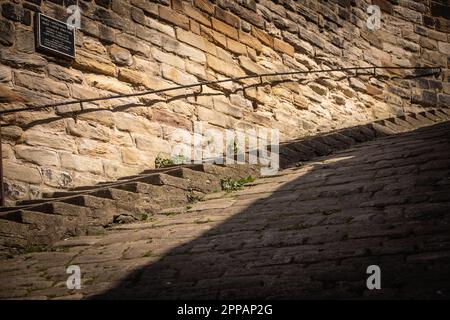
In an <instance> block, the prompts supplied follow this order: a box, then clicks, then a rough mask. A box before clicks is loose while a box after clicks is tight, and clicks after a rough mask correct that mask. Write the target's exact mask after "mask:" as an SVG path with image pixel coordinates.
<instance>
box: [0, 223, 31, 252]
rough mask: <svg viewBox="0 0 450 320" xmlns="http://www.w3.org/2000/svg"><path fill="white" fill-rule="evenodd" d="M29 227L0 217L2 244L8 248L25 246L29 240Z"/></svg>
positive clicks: (0, 241) (0, 239)
mask: <svg viewBox="0 0 450 320" xmlns="http://www.w3.org/2000/svg"><path fill="white" fill-rule="evenodd" d="M28 234H29V228H28V226H27V225H25V224H22V223H18V222H15V221H10V220H5V219H0V245H1V246H2V247H7V248H25V247H26V246H27V245H28V243H29V241H28V238H27V237H28Z"/></svg>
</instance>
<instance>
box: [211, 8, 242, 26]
mask: <svg viewBox="0 0 450 320" xmlns="http://www.w3.org/2000/svg"><path fill="white" fill-rule="evenodd" d="M215 9H216V10H215V12H214V16H215V17H216V18H217V19H219V20H222V21H223V22H225V23H227V24H229V25H230V26H232V27H234V28H236V29H239V28H240V20H239V18H238V17H237V16H235V15H234V14H232V13H231V12H229V11H225V10H223V9H221V8H220V7H216V8H215Z"/></svg>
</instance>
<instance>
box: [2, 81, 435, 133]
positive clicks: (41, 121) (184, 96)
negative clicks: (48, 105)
mask: <svg viewBox="0 0 450 320" xmlns="http://www.w3.org/2000/svg"><path fill="white" fill-rule="evenodd" d="M438 74H439V73H438V72H432V73H425V74H417V75H414V76H404V77H397V76H396V77H386V76H384V75H381V74H376V75H374V74H373V73H366V74H365V73H359V74H356V75H345V76H342V77H337V78H336V77H329V76H318V77H313V78H303V77H290V76H289V77H287V78H286V79H280V80H273V81H259V82H255V83H252V84H247V85H246V84H245V83H243V84H242V86H237V87H236V88H234V89H227V88H224V87H221V86H217V85H211V88H213V89H217V90H220V91H221V92H217V93H204V92H202V90H200V92H193V93H186V94H180V95H176V96H173V97H167V98H161V99H153V100H152V99H146V100H145V101H146V102H145V103H134V102H133V103H125V104H123V105H116V106H114V107H110V108H104V107H99V108H93V107H89V108H79V107H78V106H79V104H78V103H74V104H70V105H66V106H64V108H68V109H69V108H70V107H71V106H77V108H76V109H74V110H70V111H67V112H64V111H61V112H56V115H55V116H51V117H48V118H45V119H38V120H34V121H31V122H29V123H27V124H26V125H24V126H23V128H24V129H25V130H28V129H30V128H32V127H34V126H37V125H43V124H48V123H52V122H54V121H59V120H61V119H65V118H76V116H77V115H80V114H86V113H91V112H97V111H111V112H118V111H126V110H128V109H130V108H134V107H151V106H153V105H154V104H155V103H159V102H166V103H168V102H173V101H177V100H183V99H187V98H189V97H199V96H220V95H224V96H229V95H230V94H236V93H238V92H240V91H242V92H244V95H245V96H246V97H247V98H249V99H250V100H252V98H251V97H249V96H248V95H247V94H246V92H245V90H246V89H251V88H257V87H260V86H268V85H269V86H272V87H275V86H277V85H280V84H283V83H300V84H302V85H307V84H309V83H311V82H316V81H318V80H325V79H329V80H334V81H342V80H344V79H349V78H352V77H359V76H364V75H368V76H371V78H375V79H384V80H392V79H395V80H401V79H416V78H421V77H427V76H434V75H438ZM264 77H265V78H276V77H280V76H271V77H267V76H264ZM281 77H283V76H281ZM252 101H253V100H252ZM22 112H27V111H26V110H24V111H22ZM3 126H8V124H3Z"/></svg>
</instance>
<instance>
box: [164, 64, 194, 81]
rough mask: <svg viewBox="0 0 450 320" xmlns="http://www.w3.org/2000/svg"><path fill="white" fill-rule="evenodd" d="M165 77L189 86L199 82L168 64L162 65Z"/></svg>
mask: <svg viewBox="0 0 450 320" xmlns="http://www.w3.org/2000/svg"><path fill="white" fill-rule="evenodd" d="M161 71H162V74H163V77H164V78H166V79H168V80H171V81H173V82H175V83H177V84H181V85H187V84H193V83H196V82H197V78H196V77H194V76H192V75H190V74H187V73H185V72H183V71H180V70H178V69H176V68H174V67H172V66H169V65H167V64H163V65H161Z"/></svg>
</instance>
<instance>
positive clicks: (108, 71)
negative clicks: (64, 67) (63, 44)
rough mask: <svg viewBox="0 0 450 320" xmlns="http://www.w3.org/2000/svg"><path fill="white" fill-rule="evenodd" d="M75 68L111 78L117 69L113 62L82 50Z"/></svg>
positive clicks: (78, 54)
mask: <svg viewBox="0 0 450 320" xmlns="http://www.w3.org/2000/svg"><path fill="white" fill-rule="evenodd" d="M73 67H74V68H77V69H80V70H83V71H88V72H94V73H101V74H105V75H109V76H114V75H115V73H116V67H115V66H114V64H113V63H112V62H111V61H109V60H106V59H104V58H101V57H99V56H98V55H93V54H90V53H87V52H85V51H81V50H78V51H77V55H76V57H75V60H74V62H73Z"/></svg>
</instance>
